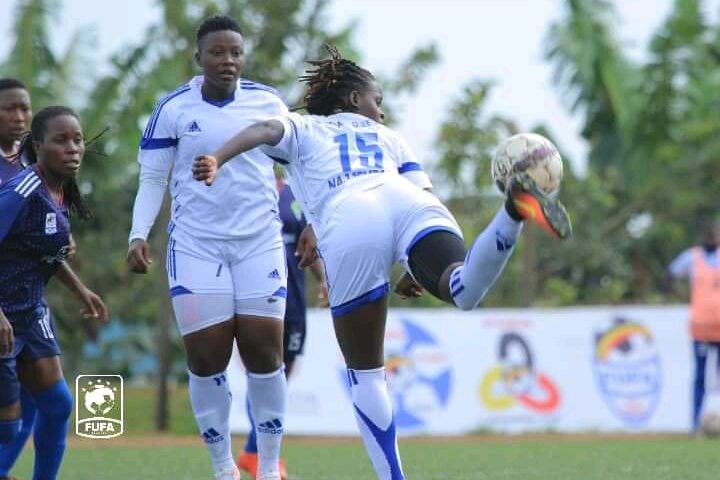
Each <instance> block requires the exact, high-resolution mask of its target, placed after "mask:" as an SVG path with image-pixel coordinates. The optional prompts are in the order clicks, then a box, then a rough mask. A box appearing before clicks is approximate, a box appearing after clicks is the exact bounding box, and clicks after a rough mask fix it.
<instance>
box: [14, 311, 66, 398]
mask: <svg viewBox="0 0 720 480" xmlns="http://www.w3.org/2000/svg"><path fill="white" fill-rule="evenodd" d="M16 327H17V328H16V331H15V334H16V336H17V337H21V338H22V342H23V346H22V349H21V350H20V351H19V352H18V355H17V371H18V377H19V379H20V383H22V385H23V387H25V388H26V389H27V390H28V391H29V392H31V393H37V392H41V391H43V390H46V389H48V388H50V387H52V386H53V385H55V384H56V383H57V382H58V381H60V380H61V379H62V378H63V373H62V366H61V364H60V346H59V345H58V342H57V339H56V338H55V328H54V325H53V320H52V315H51V314H50V309H49V308H48V307H47V306H45V305H42V306H39V307H38V308H37V309H35V311H34V312H33V313H32V314H30V315H28V316H27V317H26V318H24V319H23V320H22V321H21V322H17V324H16Z"/></svg>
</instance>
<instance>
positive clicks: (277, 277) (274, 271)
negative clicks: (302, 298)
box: [268, 268, 280, 280]
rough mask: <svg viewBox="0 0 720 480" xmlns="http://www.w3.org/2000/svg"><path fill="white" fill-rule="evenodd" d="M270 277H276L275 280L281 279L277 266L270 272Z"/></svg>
mask: <svg viewBox="0 0 720 480" xmlns="http://www.w3.org/2000/svg"><path fill="white" fill-rule="evenodd" d="M268 278H274V279H275V280H280V273H279V272H278V271H277V268H276V269H275V270H273V271H272V272H270V273H269V274H268Z"/></svg>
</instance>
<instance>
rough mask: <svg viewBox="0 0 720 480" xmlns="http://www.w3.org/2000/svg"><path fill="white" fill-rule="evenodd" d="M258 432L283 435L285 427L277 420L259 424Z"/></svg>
mask: <svg viewBox="0 0 720 480" xmlns="http://www.w3.org/2000/svg"><path fill="white" fill-rule="evenodd" d="M257 430H258V432H262V433H272V434H281V433H283V426H282V422H281V421H280V419H278V418H276V419H274V420H269V421H267V422H263V423H261V424H259V425H258V426H257Z"/></svg>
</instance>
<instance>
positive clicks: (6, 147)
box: [0, 139, 17, 157]
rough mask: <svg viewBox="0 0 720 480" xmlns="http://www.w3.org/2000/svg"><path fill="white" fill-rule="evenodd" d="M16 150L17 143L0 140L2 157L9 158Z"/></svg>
mask: <svg viewBox="0 0 720 480" xmlns="http://www.w3.org/2000/svg"><path fill="white" fill-rule="evenodd" d="M16 150H17V142H16V141H15V140H14V139H13V140H6V139H2V140H0V154H2V156H3V157H9V156H10V155H13V154H15V151H16Z"/></svg>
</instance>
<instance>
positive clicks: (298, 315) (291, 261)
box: [278, 185, 306, 322]
mask: <svg viewBox="0 0 720 480" xmlns="http://www.w3.org/2000/svg"><path fill="white" fill-rule="evenodd" d="M278 203H279V205H280V220H282V236H283V243H284V244H285V258H286V259H287V268H288V276H287V290H288V296H287V303H286V306H285V319H286V320H288V321H291V322H292V321H304V320H305V308H306V305H305V273H304V272H303V270H301V269H300V268H299V267H298V263H299V260H300V259H299V257H296V256H295V250H296V249H297V242H298V238H299V237H300V233H302V231H303V229H304V228H305V225H306V223H305V218H304V217H303V214H302V210H301V209H300V204H299V203H298V202H297V200H295V197H294V196H293V194H292V191H291V190H290V187H289V186H288V185H285V188H283V190H282V191H281V192H280V198H279V200H278Z"/></svg>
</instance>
